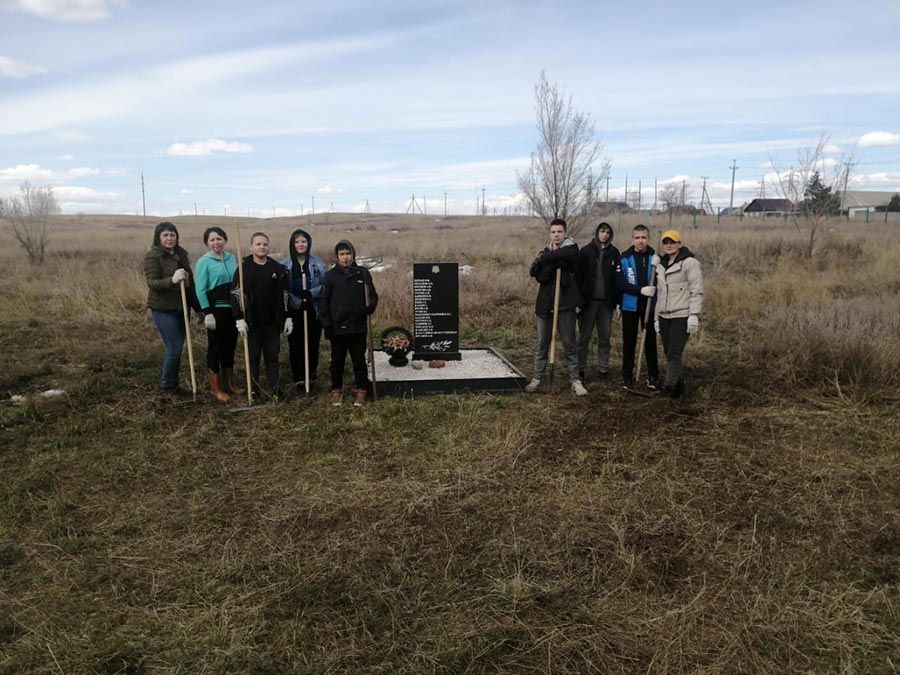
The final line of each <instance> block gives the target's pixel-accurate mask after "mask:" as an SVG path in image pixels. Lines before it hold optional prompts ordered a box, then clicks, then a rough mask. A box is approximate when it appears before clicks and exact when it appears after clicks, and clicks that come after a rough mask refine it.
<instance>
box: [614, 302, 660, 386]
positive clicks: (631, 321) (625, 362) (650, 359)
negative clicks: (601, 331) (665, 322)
mask: <svg viewBox="0 0 900 675" xmlns="http://www.w3.org/2000/svg"><path fill="white" fill-rule="evenodd" d="M642 323H644V314H643V313H642V312H622V377H624V378H631V377H634V354H635V350H636V349H637V337H638V328H640V326H641V324H642ZM644 330H645V331H646V332H647V337H646V338H644V358H645V359H646V361H647V377H651V378H656V377H659V359H658V358H657V355H656V330H655V329H654V328H653V320H652V318H651V320H650V321H648V322H647V325H646V326H644Z"/></svg>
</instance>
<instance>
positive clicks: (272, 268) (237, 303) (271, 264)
mask: <svg viewBox="0 0 900 675" xmlns="http://www.w3.org/2000/svg"><path fill="white" fill-rule="evenodd" d="M251 265H256V263H255V262H253V256H252V255H248V256H245V257H244V283H245V284H246V285H247V290H246V293H245V294H244V309H246V310H247V311H246V316H245V312H243V311H242V310H241V279H240V275H239V274H238V273H237V272H235V273H234V277H232V280H231V313H232V314H234V318H235V320H237V319H246V320H247V325H252V323H253V322H252V317H253V302H254V299H255V298H256V295H257V294H256V292H255V289H254V287H253V278H254V275H253V274H251V269H252V267H251ZM262 267H264V268H265V270H266V273H267V274H271V275H272V278H273V279H275V278H277V279H278V281H279V283H278V284H277V286H278V297H276V298H275V325H276V326H279V327H281V326H283V325H284V319H285V317H286V316H287V304H288V301H287V297H288V289H289V285H290V277H289V276H288V271H287V268H285V266H284V265H282V264H280V263H278V262H275V260H274V259H273V258H266V263H265V265H262Z"/></svg>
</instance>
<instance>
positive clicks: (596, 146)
mask: <svg viewBox="0 0 900 675" xmlns="http://www.w3.org/2000/svg"><path fill="white" fill-rule="evenodd" d="M534 101H535V102H534V109H535V115H536V117H537V130H538V146H537V149H536V150H535V151H534V152H532V153H531V164H530V165H529V167H528V168H527V169H526V170H525V171H523V172H520V173H517V174H516V181H517V183H518V186H519V190H520V191H521V193H522V196H523V197H524V198H525V201H526V203H527V205H528V207H529V208H530V209H531V211H532V212H534V213H535V214H537V215H538V216H540V217H541V218H542V219H543V220H544V221H546V222H549V221H551V220H553V219H554V218H564V219H565V220H566V222H567V223H568V225H569V228H568V229H569V232H570V233H572V234H577V232H578V230H579V229H580V228H581V227H583V225H584V223H585V222H586V221H587V218H588V215H589V214H590V206H591V204H589V203H588V201H589V200H590V198H591V196H592V195H593V194H595V187H596V185H598V184H599V183H601V182H602V181H605V180H606V176H607V175H608V174H609V166H610V165H609V162H608V161H600V162H599V165H597V163H598V160H600V155H601V154H602V152H603V144H602V143H600V141H598V140H597V138H596V133H595V131H594V124H593V122H591V119H590V116H588V115H587V114H584V113H579V112H577V111H576V110H575V109H574V107H573V105H572V97H571V96H565V95H564V93H563V92H562V91H561V90H560V89H559V87H558V86H557V85H555V84H551V83H550V82H548V81H547V76H546V74H545V73H543V72H542V73H541V78H540V80H539V81H538V83H537V84H536V85H535V87H534ZM595 165H597V166H595Z"/></svg>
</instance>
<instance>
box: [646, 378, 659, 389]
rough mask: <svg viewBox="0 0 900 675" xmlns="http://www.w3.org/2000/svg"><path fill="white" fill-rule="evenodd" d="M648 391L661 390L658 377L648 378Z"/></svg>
mask: <svg viewBox="0 0 900 675" xmlns="http://www.w3.org/2000/svg"><path fill="white" fill-rule="evenodd" d="M647 389H652V390H653V391H656V390H657V389H659V378H658V377H648V378H647Z"/></svg>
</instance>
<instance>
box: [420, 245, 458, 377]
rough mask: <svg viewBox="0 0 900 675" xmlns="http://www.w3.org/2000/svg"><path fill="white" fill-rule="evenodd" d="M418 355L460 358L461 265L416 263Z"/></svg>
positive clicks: (448, 358) (423, 356)
mask: <svg viewBox="0 0 900 675" xmlns="http://www.w3.org/2000/svg"><path fill="white" fill-rule="evenodd" d="M413 332H414V333H415V349H414V354H413V358H414V359H426V360H432V359H443V360H446V361H458V360H459V359H460V353H459V265H458V264H457V263H415V264H413Z"/></svg>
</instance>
